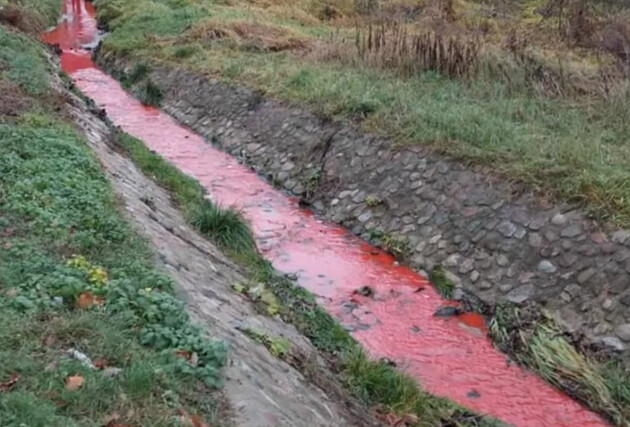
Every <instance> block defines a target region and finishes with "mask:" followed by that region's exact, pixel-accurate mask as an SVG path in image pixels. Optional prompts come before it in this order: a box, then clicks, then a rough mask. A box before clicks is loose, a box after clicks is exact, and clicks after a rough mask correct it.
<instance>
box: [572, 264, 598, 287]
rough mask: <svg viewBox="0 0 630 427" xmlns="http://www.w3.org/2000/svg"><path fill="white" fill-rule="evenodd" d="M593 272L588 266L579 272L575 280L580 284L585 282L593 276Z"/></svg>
mask: <svg viewBox="0 0 630 427" xmlns="http://www.w3.org/2000/svg"><path fill="white" fill-rule="evenodd" d="M594 274H595V269H593V268H588V269H586V270H584V271H583V272H581V273H580V274H578V276H577V278H576V280H577V282H578V283H579V284H580V285H581V284H583V283H586V282H587V281H588V280H589V279H590V278H591V277H593V275H594Z"/></svg>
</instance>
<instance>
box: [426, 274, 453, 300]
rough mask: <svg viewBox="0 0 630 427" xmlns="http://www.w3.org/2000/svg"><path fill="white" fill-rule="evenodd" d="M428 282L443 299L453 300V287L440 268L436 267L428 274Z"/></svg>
mask: <svg viewBox="0 0 630 427" xmlns="http://www.w3.org/2000/svg"><path fill="white" fill-rule="evenodd" d="M429 280H430V281H431V283H432V284H433V286H435V289H437V291H438V292H439V293H440V295H442V298H444V299H447V300H449V299H453V293H454V291H455V285H453V282H452V281H451V280H450V279H449V278H448V276H447V275H446V271H444V269H443V268H442V267H440V266H436V267H434V268H433V270H431V273H430V274H429Z"/></svg>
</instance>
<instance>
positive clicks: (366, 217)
mask: <svg viewBox="0 0 630 427" xmlns="http://www.w3.org/2000/svg"><path fill="white" fill-rule="evenodd" d="M371 218H372V212H369V211H368V212H364V213H362V214H361V215H359V217H358V218H357V219H358V220H359V221H360V222H367V221H369V220H370V219H371Z"/></svg>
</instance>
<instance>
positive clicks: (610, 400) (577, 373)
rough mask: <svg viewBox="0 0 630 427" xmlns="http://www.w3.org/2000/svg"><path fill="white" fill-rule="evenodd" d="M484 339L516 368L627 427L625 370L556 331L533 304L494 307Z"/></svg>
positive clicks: (629, 378) (629, 383)
mask: <svg viewBox="0 0 630 427" xmlns="http://www.w3.org/2000/svg"><path fill="white" fill-rule="evenodd" d="M490 335H491V336H492V338H493V340H494V342H495V343H496V345H497V346H498V347H499V349H501V351H503V352H504V353H507V354H509V355H511V356H512V357H513V358H514V360H516V361H517V362H518V363H520V364H521V365H524V366H526V367H527V368H529V369H531V370H533V371H535V372H537V373H538V374H539V375H540V376H541V377H542V378H544V379H545V380H547V381H548V382H550V383H551V384H553V385H554V386H555V387H557V388H559V389H560V390H563V391H564V392H566V393H567V394H569V395H570V396H572V397H573V398H575V399H576V400H578V401H579V402H581V403H583V404H584V405H586V406H588V407H590V408H591V409H593V410H594V411H596V412H598V413H600V414H602V415H604V416H605V417H606V418H608V419H609V420H611V421H612V422H614V423H615V424H616V425H620V426H630V372H628V370H627V369H626V368H625V367H624V366H623V365H622V364H621V362H619V361H618V360H615V357H614V355H613V354H611V353H610V352H606V351H605V350H602V349H599V348H595V347H594V346H592V345H583V344H582V340H580V339H579V338H575V337H572V336H570V335H568V334H566V333H564V332H562V331H561V329H560V328H559V327H558V326H557V325H556V324H555V322H554V321H553V319H552V318H551V317H550V316H548V315H547V314H546V313H544V312H543V311H542V310H541V309H540V307H537V306H535V305H533V304H531V305H524V306H521V307H517V306H514V305H511V304H505V305H500V306H498V307H496V309H495V315H494V318H493V319H492V322H491V324H490ZM578 349H579V350H578Z"/></svg>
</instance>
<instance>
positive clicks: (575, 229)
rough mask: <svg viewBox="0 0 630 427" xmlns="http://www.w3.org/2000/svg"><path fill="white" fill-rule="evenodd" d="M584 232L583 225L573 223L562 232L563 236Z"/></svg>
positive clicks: (574, 235)
mask: <svg viewBox="0 0 630 427" xmlns="http://www.w3.org/2000/svg"><path fill="white" fill-rule="evenodd" d="M580 234H582V226H581V225H579V224H575V225H571V226H569V227H567V228H565V229H563V230H562V231H561V232H560V236H562V237H577V236H579V235H580Z"/></svg>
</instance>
